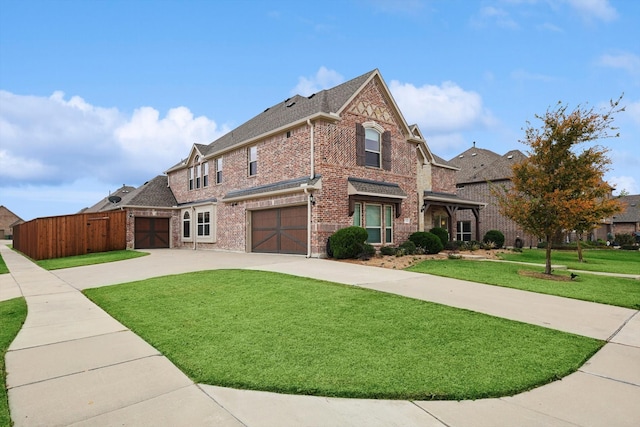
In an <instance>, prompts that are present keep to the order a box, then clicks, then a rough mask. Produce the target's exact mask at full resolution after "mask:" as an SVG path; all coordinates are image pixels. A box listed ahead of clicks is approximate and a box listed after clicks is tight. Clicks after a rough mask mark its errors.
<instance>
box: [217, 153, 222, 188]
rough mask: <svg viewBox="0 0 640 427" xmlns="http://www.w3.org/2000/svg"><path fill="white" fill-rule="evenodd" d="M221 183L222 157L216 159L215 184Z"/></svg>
mask: <svg viewBox="0 0 640 427" xmlns="http://www.w3.org/2000/svg"><path fill="white" fill-rule="evenodd" d="M221 183H222V157H218V158H217V159H216V184H221Z"/></svg>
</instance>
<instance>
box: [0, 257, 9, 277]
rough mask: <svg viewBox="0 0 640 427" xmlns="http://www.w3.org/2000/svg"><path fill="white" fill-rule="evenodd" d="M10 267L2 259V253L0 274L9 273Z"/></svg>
mask: <svg viewBox="0 0 640 427" xmlns="http://www.w3.org/2000/svg"><path fill="white" fill-rule="evenodd" d="M8 272H9V269H8V268H7V263H6V262H4V260H3V259H2V255H1V254H0V274H7V273H8Z"/></svg>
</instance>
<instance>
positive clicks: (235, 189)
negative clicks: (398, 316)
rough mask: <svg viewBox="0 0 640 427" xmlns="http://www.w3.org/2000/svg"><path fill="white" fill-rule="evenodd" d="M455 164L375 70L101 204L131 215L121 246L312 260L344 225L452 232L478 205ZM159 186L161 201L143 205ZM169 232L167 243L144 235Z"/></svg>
mask: <svg viewBox="0 0 640 427" xmlns="http://www.w3.org/2000/svg"><path fill="white" fill-rule="evenodd" d="M456 171H457V169H456V168H455V167H454V166H452V165H450V164H448V163H447V162H446V161H445V160H443V159H440V158H439V157H437V156H434V155H433V154H432V153H431V151H430V150H429V147H428V146H427V143H426V141H425V138H424V137H423V135H422V134H421V132H420V129H419V128H418V127H417V126H416V125H408V124H407V122H406V121H405V118H404V116H403V115H402V112H401V111H400V110H399V108H398V106H397V105H396V103H395V101H394V99H393V97H392V96H391V93H390V91H389V89H388V87H387V85H386V83H385V82H384V80H383V79H382V76H381V75H380V72H379V71H378V70H373V71H370V72H368V73H366V74H363V75H362V76H359V77H357V78H355V79H353V80H350V81H347V82H345V83H343V84H341V85H338V86H336V87H334V88H331V89H326V90H322V91H320V92H317V93H315V94H312V95H310V96H300V95H295V96H293V97H290V98H287V99H285V100H284V101H282V102H278V103H277V104H275V105H273V106H271V107H269V108H266V109H265V110H264V111H263V112H262V113H260V114H258V115H257V116H255V117H254V118H252V119H250V120H249V121H247V122H246V123H244V124H242V125H240V126H239V127H237V128H236V129H234V130H232V131H231V132H229V133H227V134H225V135H224V136H222V137H221V138H219V139H217V140H215V141H213V142H212V143H210V144H208V145H204V144H194V145H193V147H192V148H191V150H190V152H189V153H188V156H187V158H186V159H185V160H183V161H181V162H179V163H178V164H176V165H175V166H173V167H171V168H169V169H168V170H167V171H166V176H162V177H157V178H156V179H155V180H154V181H152V182H153V185H152V184H151V183H149V184H147V185H146V188H145V186H142V187H141V188H139V189H136V190H135V191H130V192H129V193H128V194H127V195H126V196H125V195H122V196H121V195H119V193H118V192H116V193H114V195H116V196H118V197H121V200H120V201H118V202H115V203H114V202H109V201H108V198H107V199H105V200H103V201H102V202H101V205H100V206H99V207H98V208H99V209H103V210H104V209H127V210H128V211H129V217H130V218H129V219H130V224H129V226H130V227H132V228H131V230H132V231H130V232H129V238H130V240H128V246H129V247H136V248H144V247H173V248H178V247H188V248H193V249H200V248H215V249H221V250H229V251H239V252H269V253H292V254H304V255H307V256H311V257H316V256H324V255H325V254H326V247H327V240H328V238H329V236H331V234H333V233H334V232H335V231H336V230H338V229H340V228H344V227H347V226H351V225H357V226H361V227H364V228H365V229H366V230H367V231H368V235H369V239H368V241H369V243H371V244H373V245H374V246H378V247H379V246H382V245H398V244H400V243H403V242H404V241H406V240H407V239H408V237H409V235H410V234H411V233H413V232H415V231H419V230H429V229H430V228H432V227H434V226H436V225H445V226H446V225H447V224H448V226H449V228H450V229H451V226H452V224H455V218H456V214H457V212H459V211H464V210H471V211H473V212H476V213H477V212H478V211H479V209H480V208H481V207H482V206H483V205H484V203H482V202H474V201H470V200H464V199H462V198H460V197H458V196H457V195H456V194H455V190H456V188H455V173H456ZM155 192H161V193H162V194H164V196H161V197H157V198H156V199H154V202H153V203H154V204H152V205H151V206H149V204H147V203H148V200H147V199H149V198H150V195H151V194H155ZM143 194H146V196H144V197H143V196H142V195H143ZM169 195H170V196H171V197H169ZM142 199H144V200H142ZM443 218H446V220H444V219H443ZM149 221H151V223H149ZM141 227H142V228H143V231H142V232H141V231H140V228H141ZM165 228H166V229H168V231H167V233H168V236H169V238H168V240H169V241H168V242H165V241H164V240H163V239H160V238H156V237H154V240H153V241H151V240H150V239H146V240H141V239H142V236H150V235H153V233H151V231H150V230H159V229H163V230H164V229H165ZM452 234H453V232H452ZM152 243H155V245H156V246H150V245H151V244H152ZM160 244H162V245H160Z"/></svg>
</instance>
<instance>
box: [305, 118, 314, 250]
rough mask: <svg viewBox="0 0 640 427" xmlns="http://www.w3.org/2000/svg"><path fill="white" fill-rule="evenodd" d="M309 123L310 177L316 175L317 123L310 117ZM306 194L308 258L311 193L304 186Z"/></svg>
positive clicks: (312, 177)
mask: <svg viewBox="0 0 640 427" xmlns="http://www.w3.org/2000/svg"><path fill="white" fill-rule="evenodd" d="M307 125H309V145H310V150H309V151H310V157H309V179H314V178H315V177H316V169H315V160H314V159H315V148H316V147H315V125H314V124H313V123H312V122H311V120H310V119H307ZM304 194H306V195H307V258H311V206H312V204H311V193H309V192H308V191H307V187H306V185H305V187H304Z"/></svg>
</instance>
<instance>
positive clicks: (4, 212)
mask: <svg viewBox="0 0 640 427" xmlns="http://www.w3.org/2000/svg"><path fill="white" fill-rule="evenodd" d="M20 219H21V218H20V217H19V216H17V215H16V214H14V213H13V212H11V211H10V210H9V209H7V208H5V207H4V206H0V238H2V239H4V237H5V236H12V235H13V228H12V227H11V224H13V223H14V222H16V221H18V220H20Z"/></svg>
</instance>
